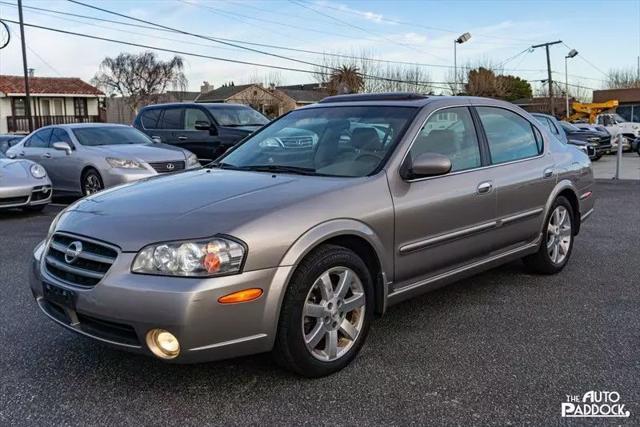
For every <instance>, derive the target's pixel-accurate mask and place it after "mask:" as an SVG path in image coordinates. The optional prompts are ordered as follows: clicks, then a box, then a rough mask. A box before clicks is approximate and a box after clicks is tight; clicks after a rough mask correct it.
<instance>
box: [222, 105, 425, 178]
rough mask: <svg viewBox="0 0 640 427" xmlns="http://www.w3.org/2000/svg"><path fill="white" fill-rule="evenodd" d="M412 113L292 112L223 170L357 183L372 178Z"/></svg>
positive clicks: (400, 110) (225, 161)
mask: <svg viewBox="0 0 640 427" xmlns="http://www.w3.org/2000/svg"><path fill="white" fill-rule="evenodd" d="M415 112H416V109H415V108H410V107H322V108H310V109H302V110H296V111H293V112H291V113H289V114H287V115H286V116H283V117H282V118H280V119H278V120H276V121H275V122H274V123H273V124H271V125H270V126H268V127H267V128H265V129H264V130H263V131H261V132H259V133H257V134H256V135H254V136H252V137H249V139H247V140H246V141H245V142H244V143H243V144H242V145H240V146H239V147H237V148H236V149H235V150H233V151H232V152H231V153H229V154H228V155H227V156H225V157H224V158H223V159H221V161H220V162H219V163H218V166H219V167H225V168H234V169H248V170H251V169H254V170H256V169H257V170H266V171H274V172H276V171H278V170H280V171H282V172H291V173H305V174H315V175H329V176H348V177H358V176H366V175H369V174H371V173H373V172H374V171H375V170H376V169H377V168H378V167H379V166H380V164H381V163H382V162H383V161H384V160H385V159H386V157H387V154H388V153H390V152H391V150H393V147H394V146H395V144H396V143H397V141H398V140H399V139H400V137H401V136H402V134H403V132H404V130H405V127H406V126H407V125H408V123H409V122H410V120H411V118H412V117H413V115H414V114H415Z"/></svg>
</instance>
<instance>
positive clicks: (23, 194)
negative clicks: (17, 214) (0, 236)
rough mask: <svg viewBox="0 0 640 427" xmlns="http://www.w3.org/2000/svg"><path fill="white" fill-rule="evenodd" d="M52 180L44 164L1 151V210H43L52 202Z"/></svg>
mask: <svg viewBox="0 0 640 427" xmlns="http://www.w3.org/2000/svg"><path fill="white" fill-rule="evenodd" d="M51 193H52V191H51V181H50V180H49V177H48V176H47V172H46V171H45V170H44V168H43V167H42V166H40V165H39V164H37V163H34V162H32V161H29V160H23V159H21V160H14V159H9V158H7V157H6V156H5V155H4V154H3V153H0V210H2V209H9V208H21V209H23V210H25V211H32V212H33V211H41V210H42V209H44V207H45V206H46V205H47V204H48V203H49V202H51Z"/></svg>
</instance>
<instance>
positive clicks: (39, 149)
mask: <svg viewBox="0 0 640 427" xmlns="http://www.w3.org/2000/svg"><path fill="white" fill-rule="evenodd" d="M7 156H8V157H11V158H18V159H23V158H24V159H29V160H33V161H35V162H38V163H39V164H41V165H42V166H43V167H44V168H45V169H46V170H47V172H48V174H49V176H50V177H51V181H52V183H53V189H54V190H55V191H56V192H59V193H72V194H82V195H84V196H88V195H90V194H94V193H97V192H98V191H101V190H103V189H105V188H109V187H113V186H115V185H119V184H124V183H127V182H132V181H137V180H139V179H142V178H148V177H150V176H155V175H158V174H163V173H168V172H177V171H180V170H184V169H192V168H198V167H200V163H199V162H198V159H197V158H196V156H195V155H194V154H192V153H191V152H189V151H187V150H184V149H182V148H177V147H174V146H172V145H167V144H160V143H156V142H154V141H153V140H152V139H151V138H149V137H148V136H147V135H145V134H144V133H142V132H140V131H139V130H137V129H135V128H133V127H131V126H126V125H117V124H107V123H76V124H67V125H55V126H46V127H43V128H40V129H38V130H36V131H35V132H33V133H32V134H31V135H29V136H28V137H26V138H24V139H23V140H22V141H20V142H19V143H18V144H16V145H14V146H13V147H11V148H9V149H8V150H7Z"/></svg>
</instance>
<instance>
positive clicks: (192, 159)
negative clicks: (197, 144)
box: [187, 153, 200, 168]
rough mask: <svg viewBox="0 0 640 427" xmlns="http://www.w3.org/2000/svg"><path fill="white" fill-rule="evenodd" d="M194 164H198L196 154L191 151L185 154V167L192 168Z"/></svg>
mask: <svg viewBox="0 0 640 427" xmlns="http://www.w3.org/2000/svg"><path fill="white" fill-rule="evenodd" d="M194 166H200V162H199V161H198V156H196V155H195V154H193V153H191V154H189V156H187V168H192V167H194Z"/></svg>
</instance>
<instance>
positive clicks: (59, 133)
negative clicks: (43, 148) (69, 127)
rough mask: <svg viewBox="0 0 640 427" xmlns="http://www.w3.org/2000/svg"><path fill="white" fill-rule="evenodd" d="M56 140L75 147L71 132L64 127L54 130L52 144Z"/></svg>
mask: <svg viewBox="0 0 640 427" xmlns="http://www.w3.org/2000/svg"><path fill="white" fill-rule="evenodd" d="M54 142H66V143H67V144H69V145H70V146H72V147H73V143H72V142H71V138H69V134H68V133H67V131H66V130H64V129H54V130H53V134H52V135H51V144H53V143H54Z"/></svg>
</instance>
